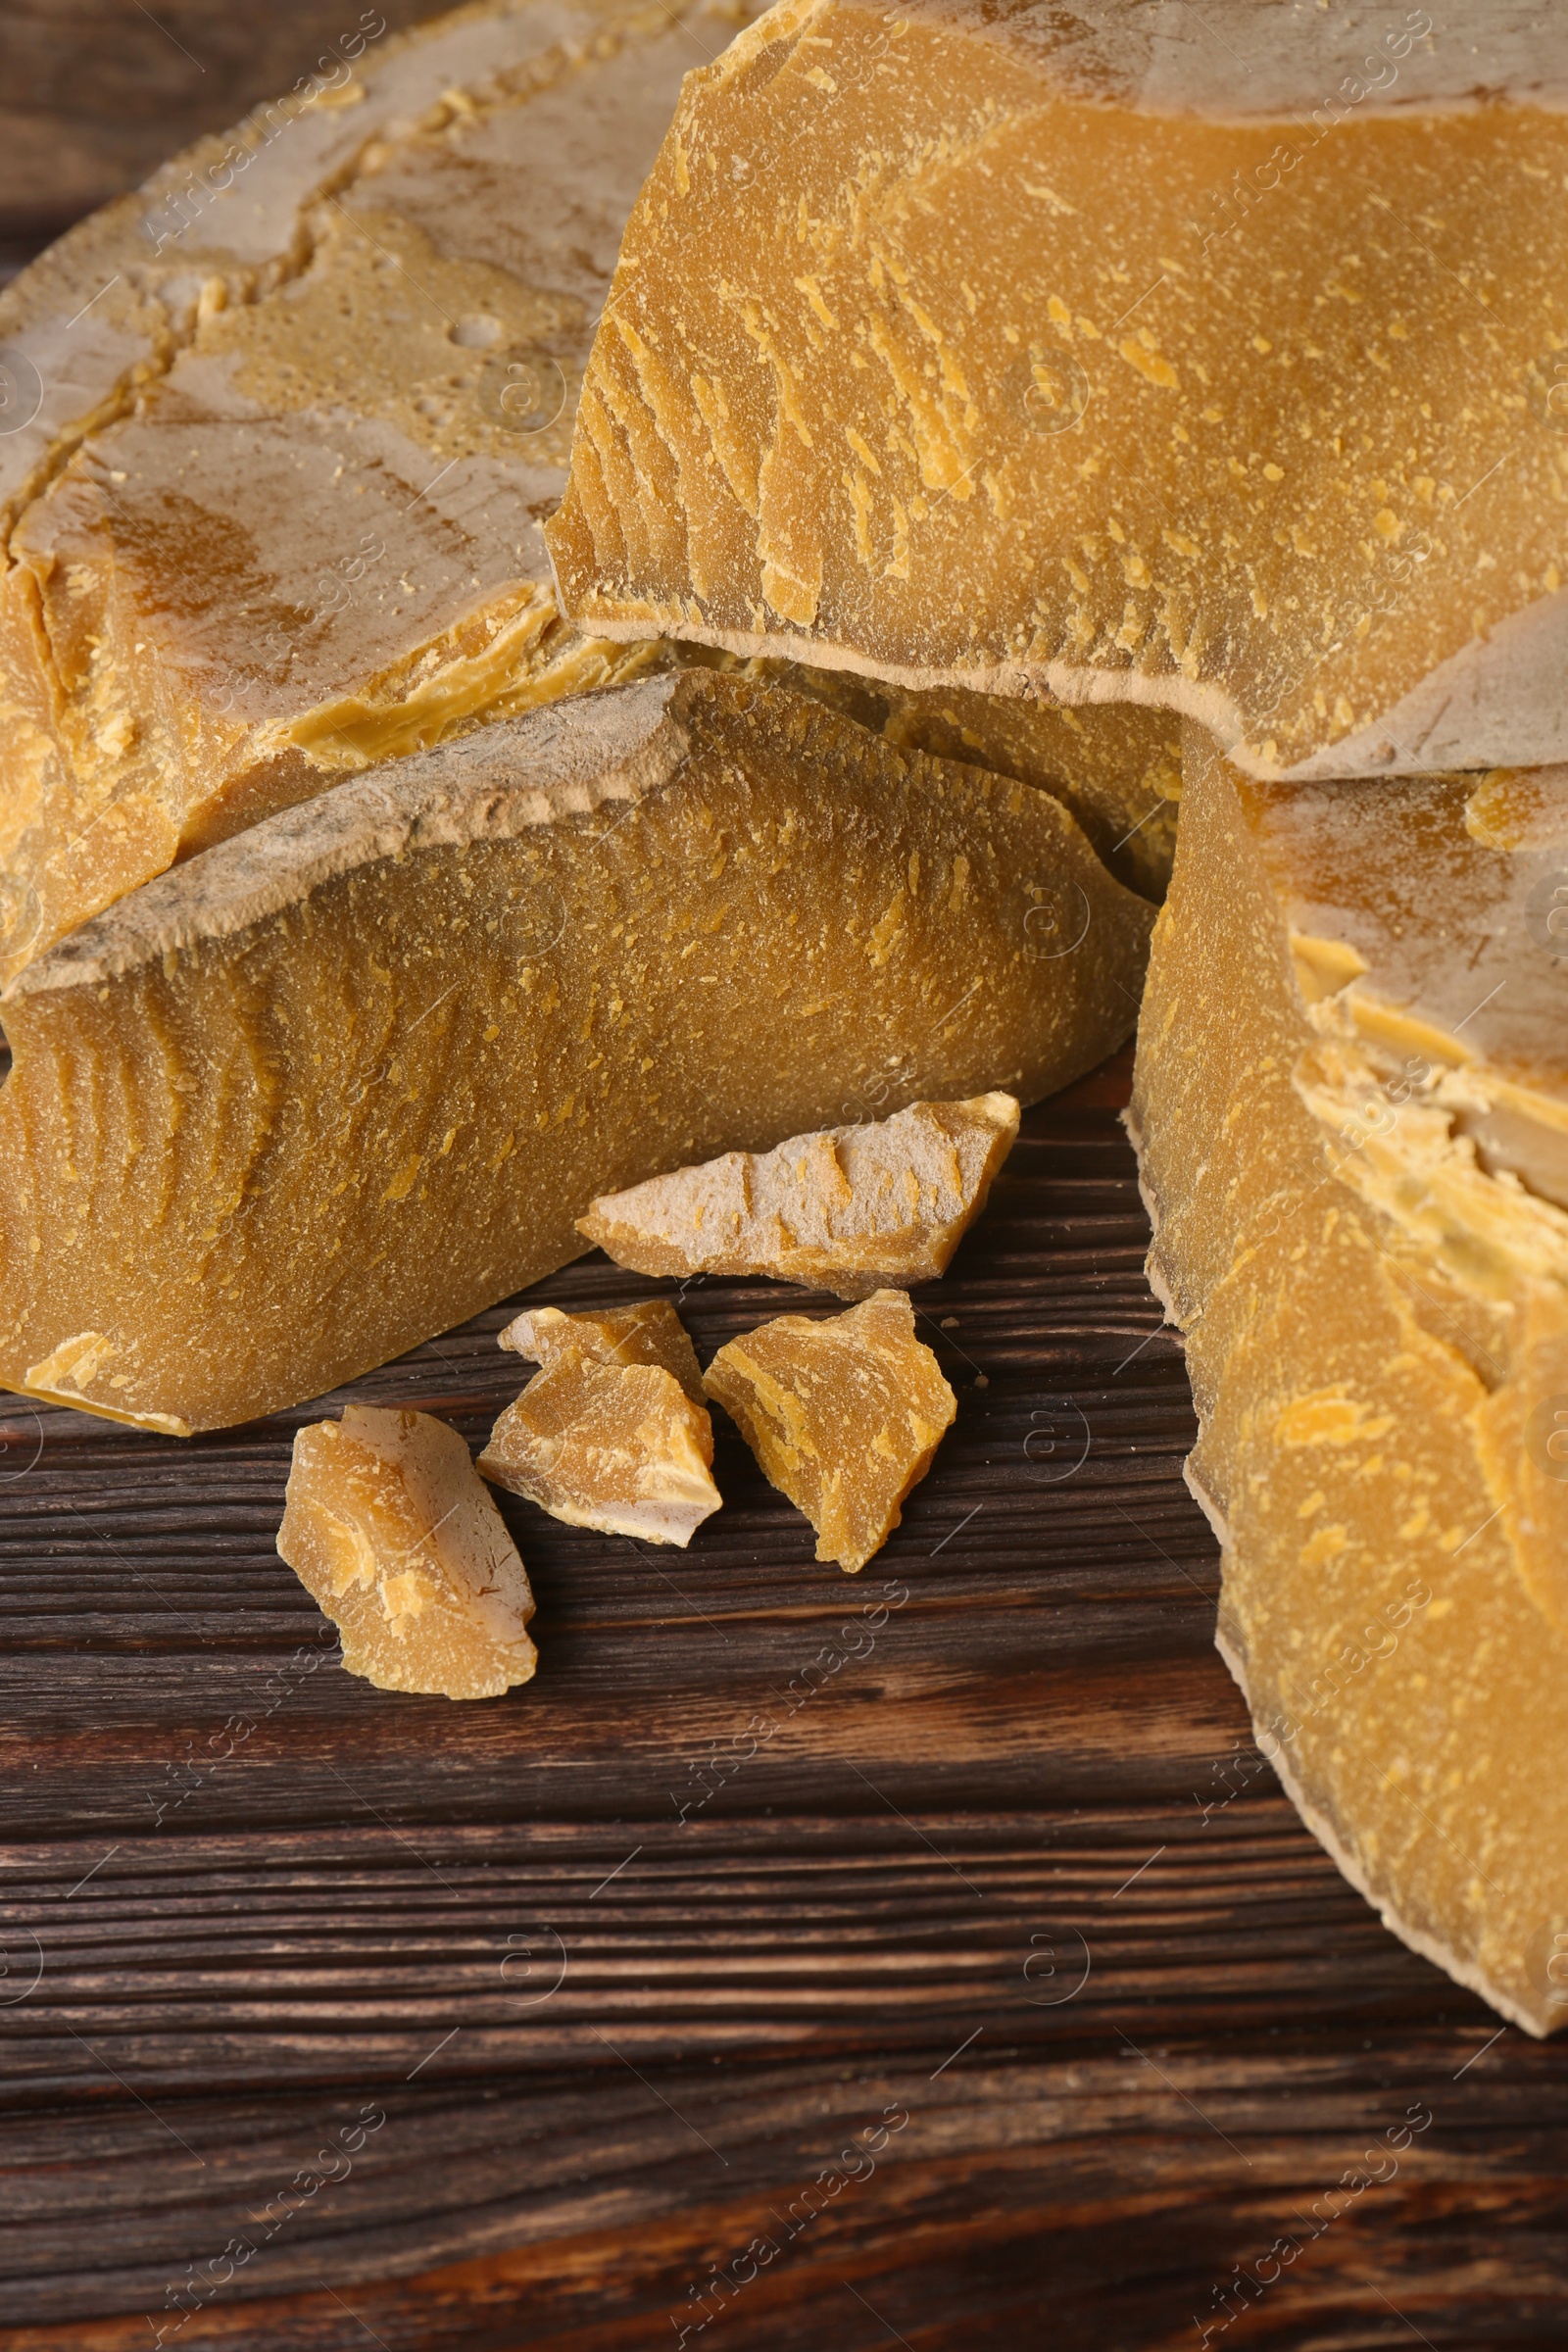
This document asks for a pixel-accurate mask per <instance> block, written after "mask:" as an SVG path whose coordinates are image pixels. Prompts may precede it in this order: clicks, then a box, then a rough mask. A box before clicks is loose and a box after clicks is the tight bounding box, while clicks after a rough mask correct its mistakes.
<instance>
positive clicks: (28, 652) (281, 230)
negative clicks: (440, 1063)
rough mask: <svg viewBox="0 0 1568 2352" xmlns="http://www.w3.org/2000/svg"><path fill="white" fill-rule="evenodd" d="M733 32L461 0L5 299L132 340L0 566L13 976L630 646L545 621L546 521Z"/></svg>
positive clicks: (649, 16)
mask: <svg viewBox="0 0 1568 2352" xmlns="http://www.w3.org/2000/svg"><path fill="white" fill-rule="evenodd" d="M688 18H696V19H700V21H701V25H702V26H703V27H704V28H705V29H703V30H698V29H694V28H693V26H692V25H689V24H688V22H687V19H688ZM715 30H716V21H715V20H713V19H711V18H710V17H708V16H706V15H703V13H702V12H701V11H700V10H699V9H697V8H695V7H693V6H691V5H689V4H687V0H681V4H678V5H676V6H675V7H672V8H666V7H663V6H657V7H656V6H650V5H646V4H640V0H570V4H569V5H565V4H563V0H533V4H532V5H529V6H526V7H522V8H504V9H495V10H492V11H489V12H484V11H481V12H478V13H477V16H476V15H475V13H474V12H464V13H463V16H462V17H461V18H460V19H459V20H456V21H454V22H453V23H452V24H450V25H446V26H444V27H436V28H434V29H433V30H431V31H428V32H426V33H424V34H423V35H421V36H420V37H419V38H417V39H416V40H415V41H413V42H412V43H410V44H408V45H407V46H406V47H405V48H404V49H403V50H402V51H401V52H400V53H399V54H398V56H397V57H396V58H394V59H392V60H391V61H390V62H388V63H386V64H385V65H384V66H382V67H381V68H380V70H379V72H378V73H373V74H371V76H370V79H369V80H368V83H367V84H366V85H365V86H366V87H367V88H368V91H369V95H368V97H367V98H366V99H365V101H364V103H363V104H361V105H358V106H353V105H350V106H343V107H339V108H338V110H337V111H336V113H335V114H334V115H332V123H333V127H332V129H331V131H330V133H328V132H327V131H326V130H325V129H324V128H323V125H324V124H325V123H326V120H327V113H328V112H330V110H323V109H322V107H321V106H320V104H319V102H318V103H317V104H316V105H315V106H313V107H312V108H311V109H309V110H307V113H306V115H305V116H302V117H301V118H300V119H299V120H298V121H293V122H290V121H288V120H287V119H286V117H285V119H284V121H283V123H282V126H281V128H280V129H279V130H278V131H277V134H276V136H275V140H273V141H271V142H269V140H268V137H267V133H266V126H265V122H264V123H263V126H262V127H261V128H258V127H257V126H256V125H255V124H253V125H252V126H251V128H250V130H249V131H247V132H246V133H245V135H244V137H242V138H240V140H239V144H238V146H237V147H236V153H239V152H245V153H247V154H249V155H250V157H251V162H250V165H249V168H248V170H247V171H246V172H245V173H244V174H243V176H242V177H240V176H234V175H233V173H232V172H231V175H230V184H229V186H228V188H227V189H226V190H225V191H223V192H222V193H221V201H220V200H219V199H218V198H215V199H214V201H213V202H212V203H211V205H209V206H207V207H205V208H204V207H202V206H199V205H195V204H194V203H193V201H186V202H185V203H184V205H183V206H182V205H181V203H180V201H179V200H178V188H179V186H180V185H181V184H182V183H181V182H180V180H179V175H178V173H177V172H175V173H172V174H171V177H170V185H169V187H168V188H167V189H166V190H165V191H164V192H163V193H160V191H159V189H158V188H156V187H155V188H154V189H153V190H152V191H151V192H150V193H149V195H148V196H147V197H145V198H143V199H142V200H141V205H142V209H141V212H140V213H139V214H138V213H136V212H135V211H134V208H133V206H132V200H129V199H127V200H126V203H125V204H124V205H122V206H120V207H118V208H111V209H112V215H113V218H112V221H109V222H108V223H107V224H106V226H105V228H104V229H103V231H102V232H101V233H95V234H94V235H91V236H89V237H87V238H86V240H85V241H84V242H83V241H82V240H81V239H78V244H79V245H80V250H79V251H78V250H77V249H76V247H73V248H72V251H71V253H70V255H69V256H67V257H63V259H62V262H61V263H59V264H51V265H49V266H48V267H47V268H46V269H45V270H44V271H43V276H42V278H41V280H40V282H39V283H38V284H37V285H36V286H25V287H24V288H22V289H21V290H20V291H19V292H18V293H17V294H16V295H14V296H13V297H9V298H7V299H9V300H10V301H11V302H12V305H13V308H14V309H15V310H16V311H17V313H18V314H19V316H20V317H21V319H23V320H31V321H32V322H33V323H32V328H29V329H28V331H29V332H31V331H33V329H34V328H35V329H36V335H37V336H41V337H42V338H43V339H42V341H41V342H39V344H38V348H39V351H40V355H41V356H40V360H39V363H38V364H39V366H40V367H41V366H43V365H44V364H46V363H48V364H51V365H53V366H55V367H56V368H60V367H63V366H65V364H66V356H65V355H67V353H68V351H69V349H70V346H71V343H72V337H73V335H75V334H78V333H79V334H80V335H81V336H83V337H96V338H97V342H98V343H99V344H102V345H103V348H104V350H105V352H106V353H107V352H110V351H111V349H112V352H113V355H114V366H113V368H111V369H110V375H111V377H112V381H110V382H109V384H108V387H107V389H106V388H105V385H104V384H102V383H99V382H98V381H97V379H96V378H95V379H94V384H93V387H92V390H93V393H94V394H96V395H101V397H90V396H89V391H88V389H87V388H85V387H84V388H83V390H82V391H81V392H80V394H79V395H78V396H76V398H77V401H78V404H82V403H84V404H86V405H85V407H84V410H83V415H82V416H81V417H77V418H75V419H73V420H68V421H65V422H62V420H61V419H60V418H58V417H57V419H56V432H55V438H54V440H53V442H52V443H50V444H49V445H48V446H47V447H45V448H43V449H42V450H38V451H34V453H33V463H32V465H31V467H30V470H29V471H27V473H26V474H25V479H19V481H18V482H17V483H16V484H15V486H14V487H15V491H16V497H15V499H14V502H13V503H14V504H17V503H18V502H20V511H19V512H17V513H16V515H15V517H14V519H13V521H12V524H11V527H10V530H9V533H8V543H9V555H8V556H7V557H6V558H3V559H0V704H3V706H4V710H3V716H4V720H5V723H4V725H3V726H0V863H3V864H4V866H5V869H6V879H5V883H4V885H3V890H0V976H3V975H4V974H5V973H6V972H8V971H10V970H13V969H15V968H17V966H18V965H19V964H20V963H21V962H22V961H23V960H25V958H26V956H29V955H34V954H37V953H40V952H41V951H42V950H43V949H45V948H47V946H48V945H49V943H50V942H51V941H52V940H53V939H55V938H57V937H59V936H60V935H61V934H62V933H63V932H65V931H67V930H69V929H70V928H71V927H72V926H73V924H75V923H78V922H80V921H82V920H84V919H85V918H86V917H88V916H90V915H91V914H93V913H94V912H96V911H97V910H98V909H99V908H101V907H105V906H107V905H109V904H110V903H112V901H113V900H115V899H116V898H118V897H120V896H121V895H122V894H123V892H125V891H126V890H129V889H132V888H134V887H135V886H136V885H137V884H138V883H140V882H142V881H145V880H147V879H148V878H150V877H151V876H153V875H155V874H157V873H160V872H161V871H163V870H164V868H165V867H167V866H168V865H170V864H172V862H174V861H175V860H176V859H178V858H183V857H187V856H189V855H190V853H191V852H192V851H193V850H197V849H200V848H203V847H205V846H207V845H209V844H211V843H212V842H214V841H218V840H221V839H223V838H225V837H226V836H228V835H230V834H232V833H234V832H236V831H238V830H240V829H241V828H242V827H243V826H245V825H247V824H250V823H253V822H254V821H256V820H257V818H259V817H261V816H263V815H266V814H267V813H269V812H270V810H273V809H279V808H282V807H284V806H287V805H289V804H291V803H295V802H298V801H301V800H304V799H307V798H309V797H310V796H311V795H312V794H314V793H317V792H319V791H321V790H323V789H324V788H325V787H327V786H329V785H331V784H334V783H336V782H337V781H339V780H340V779H341V778H342V777H343V776H345V775H349V774H352V773H353V772H355V771H356V770H357V769H360V768H363V767H365V766H367V765H368V764H369V763H371V762H372V761H375V760H381V759H384V758H387V757H390V756H394V755H397V754H402V753H408V752H412V751H416V750H418V749H421V748H423V747H426V746H429V745H432V744H435V743H438V742H440V741H442V740H443V739H445V738H446V737H448V736H449V735H452V734H454V733H457V732H460V731H462V730H464V729H466V728H467V727H470V726H473V725H475V724H477V723H479V722H480V721H481V720H483V719H485V718H491V717H496V716H504V715H507V714H509V713H513V712H516V711H521V710H524V709H527V708H530V707H532V706H533V705H535V704H538V703H541V702H546V701H549V700H552V699H554V698H556V697H558V696H562V695H565V694H572V693H578V692H581V691H584V690H585V689H588V688H591V687H594V686H596V685H600V684H603V683H606V682H608V681H610V680H613V679H614V678H616V677H625V676H631V675H634V674H636V672H637V671H638V669H639V668H640V667H643V666H645V665H646V663H647V662H648V660H649V658H650V656H649V651H648V649H646V648H632V649H627V648H625V647H618V646H610V645H608V644H606V643H604V642H603V641H595V640H590V639H585V638H583V637H582V636H580V635H579V634H578V633H577V632H576V631H575V630H573V629H570V628H568V627H567V626H566V625H565V624H564V622H563V621H562V620H561V618H560V616H559V614H558V613H557V609H556V605H555V600H554V597H553V595H552V592H551V588H550V582H549V569H548V564H547V561H546V557H545V551H544V546H543V542H542V540H541V538H540V535H539V524H540V519H541V517H542V516H543V515H545V514H546V513H547V512H548V511H549V509H550V508H551V506H552V505H553V504H554V502H555V500H556V499H557V498H558V497H559V495H560V492H561V489H562V487H563V485H564V467H565V460H566V453H567V447H568V441H569V436H570V431H571V420H572V415H573V409H574V405H575V399H576V392H577V385H578V382H579V379H580V376H581V372H582V367H583V363H584V360H585V357H586V353H587V349H588V343H589V339H590V336H591V331H592V324H593V320H594V319H595V318H596V316H597V313H598V311H599V308H600V306H601V304H602V302H603V298H604V292H605V289H606V286H607V284H608V282H609V276H610V271H611V269H612V266H613V260H614V255H615V250H616V246H617V243H618V239H619V235H620V229H621V224H622V222H623V221H624V219H625V215H626V211H627V209H628V207H629V206H630V204H631V202H632V199H633V197H634V196H635V194H636V191H637V188H638V185H639V184H640V182H641V179H642V177H643V174H644V172H646V170H647V168H648V165H649V163H650V162H651V161H652V159H653V156H654V153H655V151H656V149H657V146H658V143H659V140H660V138H661V136H662V132H663V129H664V126H665V124H666V123H667V122H668V119H669V115H670V113H671V111H672V109H673V107H674V103H675V98H676V93H677V91H678V89H679V85H680V78H681V75H682V74H683V73H685V71H686V69H687V68H688V67H689V66H692V65H696V64H701V63H703V62H705V61H706V60H707V59H708V58H709V57H710V56H711V54H712V51H713V48H714V45H715V40H714V34H715ZM346 86H347V88H348V89H349V91H350V92H354V91H356V90H357V89H358V88H359V86H360V85H358V84H354V83H350V84H348V85H346ZM345 126H346V127H345ZM242 189H243V191H244V194H243V196H242V194H241V190H242ZM127 208H130V209H127ZM187 213H189V214H190V218H189V219H188V220H187V219H186V218H185V215H186V214H187ZM148 222H150V223H151V234H149V233H148V230H147V227H146V225H145V224H146V223H148ZM159 238H161V239H162V242H161V244H160V243H156V240H157V239H159ZM89 262H90V264H91V268H92V269H94V270H101V272H102V277H101V280H100V281H99V282H100V287H101V290H102V291H103V297H104V299H103V302H102V303H101V304H98V303H96V302H94V303H93V307H92V308H91V309H90V310H89V312H88V315H87V316H86V318H85V319H83V320H82V321H81V322H80V324H79V326H78V327H76V328H73V329H72V330H71V333H70V334H68V333H67V332H66V329H65V327H64V326H63V325H61V323H60V321H59V320H58V319H57V318H56V312H57V311H58V308H59V306H60V305H61V304H63V303H64V302H66V301H68V300H69V301H70V302H71V307H72V308H73V310H75V309H79V308H80V306H81V305H83V304H86V303H88V302H89V299H90V298H92V297H93V295H94V288H93V286H92V285H89V284H86V283H85V277H84V273H87V272H88V265H89ZM68 263H69V266H67V265H68ZM112 272H113V282H112V283H108V284H105V283H104V281H108V280H110V279H111V274H112ZM51 320H53V322H54V323H53V324H51V323H50V321H51ZM46 329H47V332H46V331H45V330H46ZM50 336H53V337H54V340H53V341H52V342H51V341H50V340H49V338H50ZM3 339H4V338H3V329H0V341H3ZM35 339H36V338H35ZM95 348H96V346H95ZM51 353H52V354H53V355H54V357H53V360H52V362H51V361H50V360H49V355H50V354H51ZM137 354H139V355H141V356H139V357H138V356H135V355H137ZM17 364H18V365H19V366H20V365H21V364H22V362H21V360H20V359H19V360H18V362H17ZM31 364H32V363H31V362H28V365H31ZM106 365H108V362H107V361H106ZM138 373H140V374H141V375H142V376H143V377H145V378H146V379H147V380H145V381H142V382H139V383H138V382H137V380H136V378H137V376H138ZM51 380H52V381H53V379H51ZM88 427H90V428H91V429H87V428H88ZM10 447H11V443H10V442H8V441H7V440H6V439H5V438H4V437H0V463H3V461H4V457H5V453H6V452H7V451H8V450H9V449H10ZM27 493H30V497H29V496H27V495H25V494H27Z"/></svg>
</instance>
